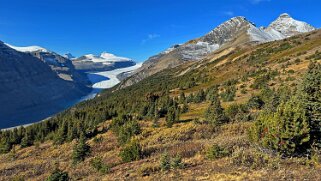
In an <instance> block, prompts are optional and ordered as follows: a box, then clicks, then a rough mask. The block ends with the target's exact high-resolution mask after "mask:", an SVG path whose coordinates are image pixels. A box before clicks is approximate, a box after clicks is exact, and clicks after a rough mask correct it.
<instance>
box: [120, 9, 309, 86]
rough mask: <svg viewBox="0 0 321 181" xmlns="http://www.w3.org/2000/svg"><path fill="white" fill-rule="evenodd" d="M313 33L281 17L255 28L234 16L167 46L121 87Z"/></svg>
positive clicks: (286, 16)
mask: <svg viewBox="0 0 321 181" xmlns="http://www.w3.org/2000/svg"><path fill="white" fill-rule="evenodd" d="M313 30H315V28H314V27H312V26H311V25H309V24H307V23H305V22H302V21H298V20H295V19H293V18H292V17H291V16H290V15H288V14H286V13H284V14H281V15H280V16H279V17H278V18H277V19H276V20H275V21H273V22H272V23H271V24H270V25H269V26H268V27H267V28H264V27H263V28H258V27H257V26H256V25H255V24H254V23H252V22H251V21H249V20H248V19H246V18H245V17H242V16H238V17H234V18H231V19H230V20H228V21H225V22H223V23H222V24H220V25H219V26H217V27H216V28H214V29H213V30H212V31H210V32H209V33H207V34H206V35H204V36H202V37H199V38H196V39H193V40H190V41H188V42H186V43H184V44H181V45H175V46H173V47H170V48H169V49H167V50H166V51H164V52H161V53H160V54H158V55H155V56H152V57H150V58H149V59H148V60H146V61H145V62H144V64H143V66H142V67H141V68H140V69H138V70H137V71H136V72H135V73H134V74H133V76H132V77H131V78H130V79H128V80H127V81H124V82H123V83H122V86H121V87H126V86H129V85H132V84H134V83H136V82H139V81H141V80H142V79H144V78H146V77H148V76H150V75H153V74H155V73H157V72H159V71H162V70H164V69H166V68H173V67H176V66H179V65H181V64H184V63H185V62H189V61H199V60H201V59H203V58H205V57H206V56H208V55H209V54H211V53H213V52H217V51H222V50H226V49H228V48H235V47H237V46H238V47H241V46H247V45H249V44H252V45H253V44H257V43H264V42H271V41H275V40H281V39H284V38H288V37H291V36H294V35H298V34H300V33H306V32H310V31H313Z"/></svg>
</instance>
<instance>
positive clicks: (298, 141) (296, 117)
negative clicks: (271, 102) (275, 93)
mask: <svg viewBox="0 0 321 181" xmlns="http://www.w3.org/2000/svg"><path fill="white" fill-rule="evenodd" d="M309 132H310V128H309V123H308V117H307V114H306V111H305V110H304V109H303V107H302V103H301V102H300V101H298V99H297V98H292V99H291V100H290V101H288V102H285V103H281V104H280V106H279V107H278V109H277V112H275V113H265V112H263V113H262V114H261V115H260V116H259V117H258V118H257V120H256V122H255V125H254V127H253V128H251V129H250V138H251V139H252V140H254V141H256V142H259V143H261V144H262V145H263V146H265V147H269V148H272V149H275V150H277V151H279V152H281V153H283V154H285V155H292V154H294V153H298V152H301V151H302V150H304V149H306V148H308V145H306V144H307V143H308V142H309V141H310V134H309Z"/></svg>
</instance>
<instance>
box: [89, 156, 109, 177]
mask: <svg viewBox="0 0 321 181" xmlns="http://www.w3.org/2000/svg"><path fill="white" fill-rule="evenodd" d="M90 164H91V166H92V167H93V168H94V169H95V170H97V171H98V172H100V173H102V174H106V173H108V172H109V170H110V167H109V166H108V165H106V164H104V163H103V161H102V158H101V157H95V158H93V159H92V160H91V161H90Z"/></svg>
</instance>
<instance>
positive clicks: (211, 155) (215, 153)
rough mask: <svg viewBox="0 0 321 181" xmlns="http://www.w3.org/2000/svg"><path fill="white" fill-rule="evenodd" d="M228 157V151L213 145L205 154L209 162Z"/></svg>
mask: <svg viewBox="0 0 321 181" xmlns="http://www.w3.org/2000/svg"><path fill="white" fill-rule="evenodd" d="M228 155H229V151H228V150H226V149H224V148H222V147H220V146H219V145H217V144H214V145H213V146H212V147H210V148H209V149H208V150H207V152H206V157H207V158H208V159H210V160H214V159H218V158H222V157H225V156H228Z"/></svg>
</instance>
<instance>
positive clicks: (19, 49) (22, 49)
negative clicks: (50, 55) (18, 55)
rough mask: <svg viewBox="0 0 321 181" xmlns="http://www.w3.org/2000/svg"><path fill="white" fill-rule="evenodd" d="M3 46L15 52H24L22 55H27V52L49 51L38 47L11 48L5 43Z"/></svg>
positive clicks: (11, 46)
mask: <svg viewBox="0 0 321 181" xmlns="http://www.w3.org/2000/svg"><path fill="white" fill-rule="evenodd" d="M5 45H7V46H8V47H10V48H12V49H15V50H17V51H18V52H24V53H28V52H50V51H49V50H47V49H45V48H43V47H40V46H25V47H18V46H13V45H10V44H8V43H5Z"/></svg>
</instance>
